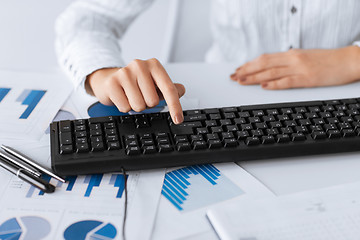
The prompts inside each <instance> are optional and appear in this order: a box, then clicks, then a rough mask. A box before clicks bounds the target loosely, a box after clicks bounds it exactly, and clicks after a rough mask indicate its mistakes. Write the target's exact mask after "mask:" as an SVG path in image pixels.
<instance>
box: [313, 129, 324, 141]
mask: <svg viewBox="0 0 360 240" xmlns="http://www.w3.org/2000/svg"><path fill="white" fill-rule="evenodd" d="M311 137H312V138H313V139H315V140H318V139H325V138H326V137H327V136H326V133H325V132H324V131H314V132H313V133H312V134H311Z"/></svg>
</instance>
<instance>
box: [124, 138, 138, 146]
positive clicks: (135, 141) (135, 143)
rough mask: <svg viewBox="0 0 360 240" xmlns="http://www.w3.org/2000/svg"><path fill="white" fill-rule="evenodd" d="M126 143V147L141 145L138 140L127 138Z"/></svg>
mask: <svg viewBox="0 0 360 240" xmlns="http://www.w3.org/2000/svg"><path fill="white" fill-rule="evenodd" d="M125 145H126V147H137V146H139V144H138V142H137V140H130V139H127V140H125Z"/></svg>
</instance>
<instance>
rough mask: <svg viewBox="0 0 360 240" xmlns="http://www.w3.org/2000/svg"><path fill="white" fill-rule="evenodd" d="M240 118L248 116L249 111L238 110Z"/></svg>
mask: <svg viewBox="0 0 360 240" xmlns="http://www.w3.org/2000/svg"><path fill="white" fill-rule="evenodd" d="M238 114H239V117H240V118H248V117H250V113H249V112H238Z"/></svg>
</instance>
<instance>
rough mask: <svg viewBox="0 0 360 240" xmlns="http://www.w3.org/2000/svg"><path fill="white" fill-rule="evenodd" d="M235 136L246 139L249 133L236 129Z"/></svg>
mask: <svg viewBox="0 0 360 240" xmlns="http://www.w3.org/2000/svg"><path fill="white" fill-rule="evenodd" d="M236 136H237V139H246V138H247V137H249V136H250V135H249V132H248V131H237V132H236Z"/></svg>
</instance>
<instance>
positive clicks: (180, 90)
mask: <svg viewBox="0 0 360 240" xmlns="http://www.w3.org/2000/svg"><path fill="white" fill-rule="evenodd" d="M174 85H175V87H176V89H177V91H178V94H179V98H181V97H182V96H184V94H185V87H184V85H182V84H180V83H174Z"/></svg>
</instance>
